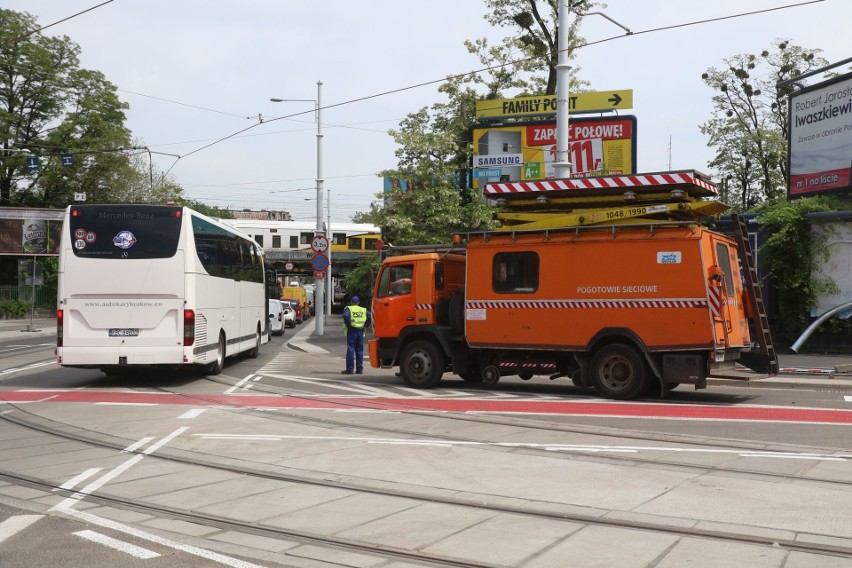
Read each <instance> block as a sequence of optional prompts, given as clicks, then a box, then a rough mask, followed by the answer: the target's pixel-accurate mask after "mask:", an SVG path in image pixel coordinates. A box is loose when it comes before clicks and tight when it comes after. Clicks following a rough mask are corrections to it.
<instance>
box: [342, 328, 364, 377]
mask: <svg viewBox="0 0 852 568" xmlns="http://www.w3.org/2000/svg"><path fill="white" fill-rule="evenodd" d="M348 329H349V331H348V332H347V333H346V370H347V371H349V372H350V373H351V372H352V370H353V369H354V370H356V371H363V370H364V328H354V327H350V328H348Z"/></svg>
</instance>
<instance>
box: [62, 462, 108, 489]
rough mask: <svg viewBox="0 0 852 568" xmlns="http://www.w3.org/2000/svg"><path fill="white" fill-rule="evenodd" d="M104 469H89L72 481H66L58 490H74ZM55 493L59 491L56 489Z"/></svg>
mask: <svg viewBox="0 0 852 568" xmlns="http://www.w3.org/2000/svg"><path fill="white" fill-rule="evenodd" d="M102 469H103V468H101V467H93V468H91V469H87V470H86V471H84V472H83V473H81V474H79V475H77V476H76V477H72V478H71V479H69V480H68V481H66V482H65V483H63V484H62V485H60V486H59V487H58V489H74V486H75V485H77V484H78V483H80V482H82V481H86V480H87V479H89V478H90V477H92V476H93V475H95V474H96V473H98V472H99V471H100V470H102ZM54 491H57V489H54Z"/></svg>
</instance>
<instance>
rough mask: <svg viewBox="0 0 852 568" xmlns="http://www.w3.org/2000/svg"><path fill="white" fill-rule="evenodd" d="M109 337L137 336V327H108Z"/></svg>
mask: <svg viewBox="0 0 852 568" xmlns="http://www.w3.org/2000/svg"><path fill="white" fill-rule="evenodd" d="M109 336H110V337H138V336H139V329H138V328H127V329H115V328H113V329H110V330H109Z"/></svg>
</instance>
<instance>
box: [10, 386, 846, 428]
mask: <svg viewBox="0 0 852 568" xmlns="http://www.w3.org/2000/svg"><path fill="white" fill-rule="evenodd" d="M40 394H42V393H39V392H37V391H7V392H0V403H4V402H7V403H13V404H14V403H24V402H31V403H32V402H37V401H44V402H49V403H56V402H73V403H88V404H93V403H147V404H152V403H153V404H162V405H175V406H187V405H191V406H202V407H203V406H230V407H244V408H302V409H325V410H352V409H361V410H364V409H371V410H388V411H397V412H404V411H416V412H475V413H503V414H553V415H566V416H620V417H625V418H669V419H681V420H746V421H755V422H810V423H819V424H852V410H832V409H821V408H777V407H767V406H745V405H738V406H703V405H689V406H687V405H674V404H665V403H641V402H601V401H597V400H596V401H588V402H583V401H576V400H572V401H568V400H566V401H531V400H506V399H501V400H482V399H479V400H477V399H473V400H470V399H431V398H418V399H413V398H407V399H402V398H366V397H365V398H336V397H323V398H313V397H312V398H297V397H289V396H261V395H257V396H255V395H233V396H229V395H192V396H182V395H178V394H171V393H164V394H159V393H129V392H110V391H67V392H61V391H50V394H51V397H50V399H49V400H44V399H43V397H40V396H39V395H40Z"/></svg>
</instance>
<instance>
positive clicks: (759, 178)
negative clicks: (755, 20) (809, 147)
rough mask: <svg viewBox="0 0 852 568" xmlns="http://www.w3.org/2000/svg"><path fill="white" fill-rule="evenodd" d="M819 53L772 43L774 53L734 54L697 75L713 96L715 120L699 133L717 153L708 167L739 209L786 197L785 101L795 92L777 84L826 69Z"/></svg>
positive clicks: (790, 87) (704, 126)
mask: <svg viewBox="0 0 852 568" xmlns="http://www.w3.org/2000/svg"><path fill="white" fill-rule="evenodd" d="M820 51H821V50H818V49H805V48H802V47H798V46H795V45H790V42H789V40H776V41H775V43H774V45H773V49H772V50H764V51H762V52H761V53H760V54H759V55H754V54H742V55H735V56H733V57H730V58H728V59H725V67H724V68H721V69H717V68H715V67H711V68H709V69H708V70H707V71H706V72H705V73H704V74H703V75H702V76H701V78H702V79H703V80H704V82H705V83H706V84H707V86H709V87H710V88H712V89H713V90H714V92H715V93H716V94H715V95H714V96H713V106H714V110H713V118H711V119H710V120H708V121H707V122H705V123H704V124H702V125H701V126H700V130H701V132H702V134H705V135H707V136H709V138H710V139H709V142H708V146H710V147H711V148H714V149H715V150H716V156H715V158H714V159H713V161H711V162H710V166H711V167H713V168H715V169H716V171H717V172H719V177H720V178H722V179H726V180H728V181H729V184H728V191H727V193H728V195H727V196H726V198H727V200H728V203H730V204H731V205H732V206H734V207H735V208H736V209H737V210H740V211H746V210H748V209H750V208H752V207H754V206H755V205H758V204H760V203H762V202H764V201H767V200H772V199H773V198H776V197H779V196H781V195H783V194H784V192H785V187H786V180H787V175H788V172H787V169H786V168H787V162H786V155H787V134H788V125H787V120H788V119H787V96H788V95H789V94H790V93H791V92H792V91H793V88H794V87H793V86H792V85H789V84H788V85H782V86H778V83H779V82H783V81H787V80H789V79H793V78H795V77H798V76H799V75H802V74H803V73H807V72H808V71H811V70H813V69H817V68H819V67H822V66H825V65H826V64H827V61H826V60H825V59H823V58H821V57H818V56H817V55H818V54H819V53H820ZM730 182H732V183H730Z"/></svg>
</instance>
